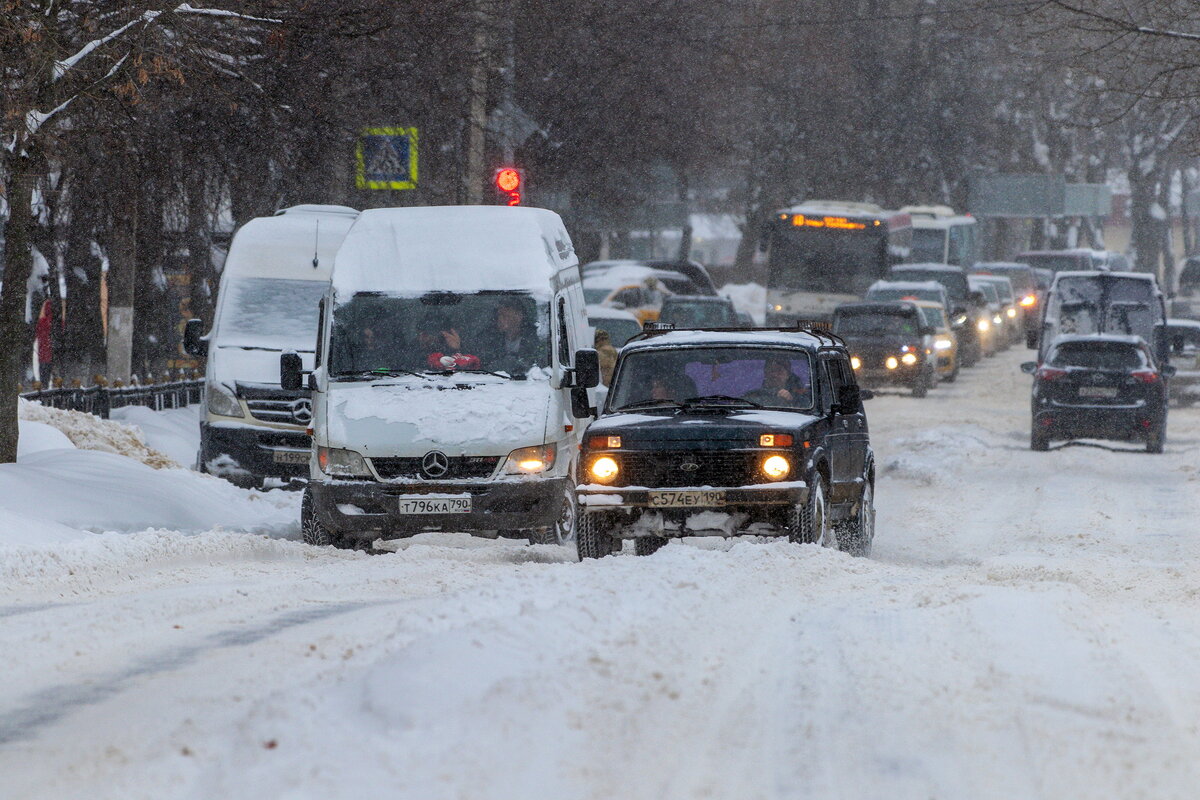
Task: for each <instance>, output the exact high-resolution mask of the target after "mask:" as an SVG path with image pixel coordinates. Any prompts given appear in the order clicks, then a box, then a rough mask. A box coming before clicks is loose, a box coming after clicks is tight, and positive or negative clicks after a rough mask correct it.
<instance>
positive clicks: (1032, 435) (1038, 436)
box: [1029, 420, 1050, 453]
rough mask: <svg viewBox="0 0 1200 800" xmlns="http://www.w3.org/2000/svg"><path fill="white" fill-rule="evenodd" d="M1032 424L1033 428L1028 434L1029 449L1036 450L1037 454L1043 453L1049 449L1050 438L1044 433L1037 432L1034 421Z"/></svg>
mask: <svg viewBox="0 0 1200 800" xmlns="http://www.w3.org/2000/svg"><path fill="white" fill-rule="evenodd" d="M1033 424H1034V426H1035V427H1034V429H1033V430H1032V431H1030V432H1029V449H1030V450H1036V451H1037V452H1039V453H1044V452H1046V451H1047V450H1049V449H1050V437H1049V436H1047V435H1046V434H1044V433H1039V432H1038V429H1037V427H1036V425H1037V421H1036V420H1035V421H1034V423H1033Z"/></svg>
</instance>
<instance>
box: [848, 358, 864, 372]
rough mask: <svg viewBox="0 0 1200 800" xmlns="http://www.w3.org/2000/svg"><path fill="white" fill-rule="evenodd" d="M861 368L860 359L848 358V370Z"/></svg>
mask: <svg viewBox="0 0 1200 800" xmlns="http://www.w3.org/2000/svg"><path fill="white" fill-rule="evenodd" d="M861 366H862V359H861V358H859V357H858V356H850V368H851V369H858V368H860V367H861Z"/></svg>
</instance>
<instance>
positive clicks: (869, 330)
mask: <svg viewBox="0 0 1200 800" xmlns="http://www.w3.org/2000/svg"><path fill="white" fill-rule="evenodd" d="M919 328H920V325H919V324H918V322H917V315H916V314H914V313H913V312H911V311H896V312H886V311H870V312H850V313H847V312H844V311H839V312H837V314H836V315H835V316H834V318H833V332H834V333H836V334H837V335H838V336H916V335H917V330H918V329H919Z"/></svg>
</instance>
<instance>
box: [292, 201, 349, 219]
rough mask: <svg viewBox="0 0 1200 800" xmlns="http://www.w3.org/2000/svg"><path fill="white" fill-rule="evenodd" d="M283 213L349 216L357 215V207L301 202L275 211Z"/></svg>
mask: <svg viewBox="0 0 1200 800" xmlns="http://www.w3.org/2000/svg"><path fill="white" fill-rule="evenodd" d="M283 214H345V215H347V216H350V217H357V216H358V209H355V208H351V207H350V206H322V205H317V204H316V203H301V204H300V205H298V206H288V207H287V208H281V209H279V210H278V211H276V212H275V216H277V217H278V216H281V215H283Z"/></svg>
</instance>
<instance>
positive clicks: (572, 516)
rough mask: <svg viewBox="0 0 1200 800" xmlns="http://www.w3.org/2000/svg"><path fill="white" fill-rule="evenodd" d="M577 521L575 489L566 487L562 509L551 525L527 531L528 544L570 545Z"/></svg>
mask: <svg viewBox="0 0 1200 800" xmlns="http://www.w3.org/2000/svg"><path fill="white" fill-rule="evenodd" d="M578 520H579V501H578V499H577V498H576V497H575V487H573V486H570V485H568V486H567V487H566V488H565V489H564V490H563V502H562V509H561V510H560V511H559V514H558V519H557V520H555V522H554V524H553V525H549V526H547V527H544V528H534V529H533V530H531V531H529V543H530V544H570V543H571V541H573V540H574V539H575V526H576V524H577V523H578Z"/></svg>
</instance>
